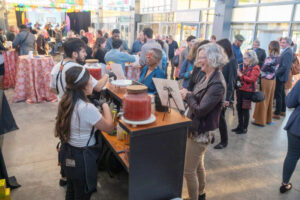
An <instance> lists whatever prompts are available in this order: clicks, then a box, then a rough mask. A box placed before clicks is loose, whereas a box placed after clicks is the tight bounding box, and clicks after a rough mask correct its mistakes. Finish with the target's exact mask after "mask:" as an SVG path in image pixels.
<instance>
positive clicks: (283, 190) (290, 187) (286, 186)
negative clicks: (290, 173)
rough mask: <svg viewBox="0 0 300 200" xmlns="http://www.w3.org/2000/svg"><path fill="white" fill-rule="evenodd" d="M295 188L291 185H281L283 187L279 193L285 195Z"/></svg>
mask: <svg viewBox="0 0 300 200" xmlns="http://www.w3.org/2000/svg"><path fill="white" fill-rule="evenodd" d="M292 187H293V185H292V184H291V183H288V184H283V183H282V185H281V187H280V188H279V191H280V193H285V192H287V191H289V190H291V189H292Z"/></svg>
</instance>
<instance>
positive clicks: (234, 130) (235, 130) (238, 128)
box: [231, 127, 240, 132]
mask: <svg viewBox="0 0 300 200" xmlns="http://www.w3.org/2000/svg"><path fill="white" fill-rule="evenodd" d="M239 130H240V127H236V128H234V129H231V131H232V132H238V131H239Z"/></svg>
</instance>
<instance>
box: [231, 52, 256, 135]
mask: <svg viewBox="0 0 300 200" xmlns="http://www.w3.org/2000/svg"><path fill="white" fill-rule="evenodd" d="M237 75H238V81H237V86H238V87H239V88H238V90H237V104H236V107H237V111H238V118H239V124H238V126H237V128H235V129H232V131H233V132H236V134H246V133H247V129H248V124H249V118H250V113H249V110H250V109H251V97H252V94H253V92H255V85H256V81H257V80H258V77H259V75H260V68H259V66H258V59H257V56H256V53H255V51H253V50H248V51H247V52H246V53H245V54H244V57H243V70H242V71H240V70H238V72H237Z"/></svg>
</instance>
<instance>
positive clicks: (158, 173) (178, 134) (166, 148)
mask: <svg viewBox="0 0 300 200" xmlns="http://www.w3.org/2000/svg"><path fill="white" fill-rule="evenodd" d="M107 90H108V93H109V94H110V95H111V97H112V98H114V100H116V101H118V102H121V101H122V97H123V95H124V94H125V92H126V89H125V90H124V89H122V88H121V89H120V88H117V87H114V86H111V85H109V84H108V85H107ZM163 115H164V113H162V112H155V117H156V121H155V122H153V123H151V124H148V125H142V126H137V127H132V126H131V125H128V124H126V123H125V122H124V121H122V120H120V121H119V125H120V126H121V127H122V128H123V129H124V130H125V131H126V132H127V133H128V134H129V136H130V146H129V148H130V154H129V160H127V159H126V156H125V153H120V151H122V150H124V142H123V141H119V140H117V138H116V136H110V135H107V134H106V133H103V136H104V139H105V142H106V143H107V144H108V146H109V147H110V148H111V150H112V151H113V152H114V154H115V156H116V157H117V158H118V159H119V161H120V162H121V163H122V165H123V166H125V168H126V170H127V171H129V197H128V199H130V200H136V199H143V200H148V199H149V200H153V199H172V198H175V197H181V191H182V184H183V171H184V161H185V149H186V139H187V133H188V127H189V125H190V123H191V120H190V119H188V118H186V117H184V116H182V115H181V114H180V113H179V112H177V111H175V110H173V109H171V112H170V113H167V114H166V115H165V118H164V120H162V119H163Z"/></svg>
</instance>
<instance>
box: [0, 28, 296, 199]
mask: <svg viewBox="0 0 300 200" xmlns="http://www.w3.org/2000/svg"><path fill="white" fill-rule="evenodd" d="M37 29H38V26H35V27H34V29H33V30H32V31H30V30H29V29H28V27H26V26H25V25H21V26H20V32H19V33H18V34H17V35H14V33H15V30H14V27H11V28H10V31H9V32H8V33H7V36H6V38H7V40H10V41H12V46H13V47H14V48H19V49H20V50H19V52H20V55H27V54H28V53H29V51H35V50H36V51H38V53H39V54H41V55H44V54H47V47H46V46H47V42H48V41H47V38H53V37H54V38H55V39H56V43H55V45H56V44H59V45H57V46H55V45H54V49H55V50H53V51H54V52H55V51H57V50H58V47H59V46H61V45H62V46H63V51H64V58H63V60H62V61H61V62H59V63H57V65H56V66H55V67H54V68H53V70H52V72H51V90H52V92H54V93H56V94H58V97H59V100H60V102H59V108H58V114H57V120H56V128H55V135H56V136H57V137H59V138H60V140H61V141H62V143H63V145H62V147H61V150H60V161H61V163H65V164H64V165H63V166H62V173H61V175H62V178H61V180H60V184H61V185H66V184H67V194H66V199H74V198H75V199H89V198H90V195H91V193H92V192H93V191H94V190H95V188H96V185H95V184H96V183H95V182H94V180H86V176H85V173H86V172H84V168H83V167H82V166H84V165H91V163H89V162H88V163H87V162H86V159H85V158H84V157H83V156H84V155H83V154H82V152H84V151H85V150H86V149H89V148H93V147H94V146H95V145H97V139H96V138H95V137H92V136H94V135H93V133H94V128H93V127H95V128H96V129H99V130H104V131H106V132H110V131H112V129H113V122H112V120H111V115H110V112H109V107H108V105H107V104H106V103H103V104H101V107H102V111H103V112H102V113H100V112H99V111H98V109H97V108H96V107H95V106H94V105H93V104H92V103H90V102H89V100H88V98H87V96H88V95H90V94H91V93H92V91H93V90H95V91H101V90H102V88H103V87H104V86H105V84H106V82H107V81H108V79H109V77H110V76H112V74H111V73H109V74H105V75H104V76H103V77H102V78H101V79H100V80H98V81H97V80H95V79H94V78H93V77H92V76H90V74H89V72H88V70H86V69H85V68H84V67H83V65H84V64H85V59H90V58H93V59H98V61H99V62H100V63H104V64H106V63H111V62H113V63H118V64H120V65H122V67H123V70H124V71H125V64H126V63H128V62H130V63H133V62H135V61H136V59H137V56H138V57H139V65H140V68H141V73H140V79H139V82H140V83H143V84H144V85H146V86H147V87H148V93H152V94H155V93H157V91H156V88H155V85H154V83H153V79H152V78H154V77H155V78H164V79H166V78H169V79H172V80H178V82H179V84H180V87H181V90H180V94H181V96H182V98H183V100H184V102H185V105H186V109H187V110H186V113H187V117H189V118H190V119H191V120H192V125H191V127H190V129H189V136H188V140H187V149H186V161H185V171H184V175H185V178H186V181H187V186H188V193H189V198H190V199H191V200H200V199H201V200H202V199H205V198H206V197H205V196H206V195H205V182H206V178H205V177H206V174H205V168H204V156H205V152H206V149H207V146H208V145H209V144H210V143H212V141H213V140H214V137H213V134H212V131H214V130H215V129H219V132H220V136H221V141H220V142H219V143H218V144H217V145H216V146H215V147H214V148H215V149H224V148H226V147H227V145H228V128H227V124H226V117H225V113H226V110H227V109H228V108H230V107H231V108H232V107H234V104H235V102H236V109H237V112H238V125H237V127H236V128H234V129H232V131H233V132H235V133H236V134H247V132H248V125H249V121H250V110H251V106H252V102H253V96H254V95H256V93H257V91H261V92H262V93H263V96H264V98H263V99H261V100H260V101H259V102H257V103H256V104H255V108H254V115H253V118H254V121H253V122H252V124H253V125H256V126H261V127H264V126H266V125H272V124H273V120H278V119H280V118H281V117H284V116H285V112H286V106H287V107H289V108H295V111H294V112H293V113H292V115H291V116H290V118H289V121H288V123H287V125H286V127H285V129H286V130H287V133H288V134H287V135H288V153H287V156H286V159H285V162H284V167H283V180H282V186H281V187H280V192H282V193H284V192H286V191H288V190H290V189H291V188H292V185H291V183H289V181H290V178H291V175H292V174H293V171H294V169H295V166H296V164H297V161H298V160H299V157H300V149H299V146H300V134H299V133H300V129H299V126H297V122H300V115H299V112H300V111H299V108H300V101H299V99H300V82H298V83H297V84H296V85H295V86H294V87H293V89H292V90H291V91H290V89H291V80H292V76H293V75H296V74H299V73H300V65H299V61H298V59H297V56H296V54H295V53H294V51H293V47H292V46H293V43H292V41H291V40H290V38H287V37H282V38H279V39H278V40H276V41H275V40H274V41H271V42H270V44H269V47H268V50H267V53H266V51H265V50H264V49H262V48H260V41H258V40H255V41H254V42H253V46H252V48H251V49H248V50H246V51H245V52H242V51H241V46H242V44H243V42H244V40H245V39H244V37H243V36H242V35H236V36H235V41H234V42H233V43H231V42H230V41H229V40H228V39H220V40H217V38H216V37H215V36H212V37H211V40H203V41H201V40H200V39H197V38H196V37H195V36H192V35H191V36H189V37H187V39H186V41H181V42H180V45H178V43H177V42H176V41H175V40H174V38H173V37H172V35H169V36H161V35H159V34H158V35H156V36H155V39H154V37H153V30H152V29H151V28H145V29H144V30H143V31H142V32H140V33H139V34H138V38H137V40H136V41H135V42H134V43H133V45H132V48H131V49H129V48H128V45H127V43H126V41H124V40H122V39H121V38H120V31H119V30H118V29H114V30H112V32H111V37H108V34H107V33H103V32H102V31H101V30H97V31H96V32H95V33H96V34H94V33H93V32H92V31H91V30H89V31H88V32H85V31H84V30H81V31H80V34H79V35H76V34H74V33H73V32H72V31H69V32H67V33H66V31H65V26H63V27H61V28H58V27H56V28H55V30H52V29H51V25H48V26H47V27H46V28H45V29H43V30H39V31H37ZM51 30H52V31H51ZM34 31H36V32H37V33H38V36H37V37H35V36H34ZM0 34H1V32H0ZM64 34H65V35H66V36H67V37H66V39H65V40H64V39H63V37H62V36H63V35H64ZM0 36H1V35H0ZM1 38H2V37H0V48H2V50H6V49H5V47H4V46H3V45H2V42H4V40H3V41H2V39H1ZM2 46H3V47H2ZM136 55H137V56H136ZM1 66H2V67H1ZM1 66H0V72H1V73H2V74H3V72H2V71H3V63H2V65H1ZM168 66H169V68H168ZM1 70H2V71H1ZM0 75H1V74H0ZM274 100H275V110H274V112H273V105H274V103H273V102H274ZM70 152H71V154H72V156H73V157H72V159H70V158H69V157H68V156H70ZM96 153H99V152H96ZM64 161H65V162H64ZM73 161H74V163H76V165H77V164H78V165H79V166H81V167H75V166H73V164H74V163H73ZM75 161H76V162H75ZM93 167H95V166H93ZM74 169H76V170H74ZM89 173H92V174H89V175H90V176H94V177H97V176H96V174H93V173H97V170H96V171H91V172H89ZM89 181H90V182H89ZM87 188H88V190H87Z"/></svg>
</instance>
